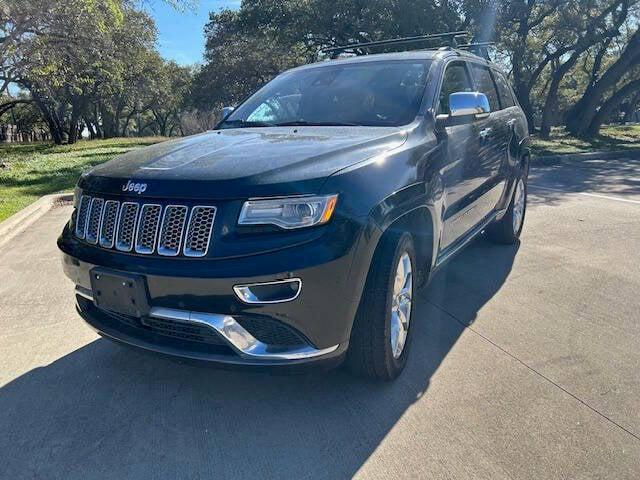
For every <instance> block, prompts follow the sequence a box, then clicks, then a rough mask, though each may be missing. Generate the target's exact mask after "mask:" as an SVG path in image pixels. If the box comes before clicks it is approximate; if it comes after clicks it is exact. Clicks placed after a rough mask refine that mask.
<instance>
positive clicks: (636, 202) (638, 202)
mask: <svg viewBox="0 0 640 480" xmlns="http://www.w3.org/2000/svg"><path fill="white" fill-rule="evenodd" d="M529 187H531V188H539V189H540V190H549V191H551V192H560V193H566V194H567V195H581V196H583V197H591V198H601V199H603V200H613V201H615V202H623V203H632V204H634V205H640V200H631V199H629V198H620V197H613V196H611V195H602V194H600V193H590V192H583V191H576V190H563V189H560V188H551V187H542V186H540V185H536V184H535V183H530V184H529Z"/></svg>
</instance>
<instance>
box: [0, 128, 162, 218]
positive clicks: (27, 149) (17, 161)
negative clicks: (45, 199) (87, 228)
mask: <svg viewBox="0 0 640 480" xmlns="http://www.w3.org/2000/svg"><path fill="white" fill-rule="evenodd" d="M162 140H164V138H162V137H144V138H114V139H109V140H82V141H80V142H78V143H76V144H74V145H60V146H57V145H52V144H49V143H32V144H18V143H15V144H0V221H2V220H4V219H6V218H7V217H9V216H11V215H13V214H14V213H16V212H17V211H18V210H20V209H22V208H24V207H26V206H27V205H29V204H30V203H32V202H34V201H36V200H37V199H38V198H40V197H41V196H42V195H47V194H49V193H57V192H65V191H70V190H72V189H73V187H74V185H75V183H76V181H77V180H78V177H79V176H80V174H81V173H82V172H85V171H87V170H89V169H90V168H91V167H93V166H95V165H98V164H100V163H103V162H106V161H107V160H110V159H112V158H113V157H115V156H116V155H119V154H121V153H125V152H128V151H129V150H133V149H135V148H140V147H143V146H146V145H151V144H153V143H157V142H161V141H162Z"/></svg>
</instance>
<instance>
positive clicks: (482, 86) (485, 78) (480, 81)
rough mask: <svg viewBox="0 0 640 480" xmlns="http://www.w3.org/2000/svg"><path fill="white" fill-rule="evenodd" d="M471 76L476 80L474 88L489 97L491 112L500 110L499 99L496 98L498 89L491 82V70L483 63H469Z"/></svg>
mask: <svg viewBox="0 0 640 480" xmlns="http://www.w3.org/2000/svg"><path fill="white" fill-rule="evenodd" d="M471 70H472V72H473V78H474V80H475V82H476V88H477V89H478V91H479V92H480V93H484V94H485V95H486V96H487V98H488V99H489V106H490V107H491V111H492V112H496V111H498V110H500V101H499V100H498V91H497V90H496V86H495V84H494V83H493V78H492V77H491V72H490V71H489V69H488V68H487V67H485V66H483V65H478V64H477V63H472V64H471Z"/></svg>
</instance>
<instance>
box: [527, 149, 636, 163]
mask: <svg viewBox="0 0 640 480" xmlns="http://www.w3.org/2000/svg"><path fill="white" fill-rule="evenodd" d="M625 158H626V159H633V160H640V150H620V151H617V152H587V153H567V154H565V155H546V156H541V157H540V156H537V155H534V156H533V161H534V162H536V163H539V164H542V165H553V164H557V163H560V162H566V161H569V162H571V161H579V160H611V159H625Z"/></svg>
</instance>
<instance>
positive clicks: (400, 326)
mask: <svg viewBox="0 0 640 480" xmlns="http://www.w3.org/2000/svg"><path fill="white" fill-rule="evenodd" d="M415 272H417V269H416V262H415V250H414V247H413V240H412V237H411V235H409V234H408V233H403V232H395V231H389V232H387V233H386V234H385V235H384V236H383V237H382V239H381V241H380V245H379V246H378V248H377V250H376V253H375V255H374V258H373V262H372V264H371V269H370V271H369V275H368V276H367V283H366V285H365V289H364V292H363V294H362V299H361V302H360V307H359V308H358V312H357V314H356V318H355V321H354V325H353V329H352V331H351V340H350V342H349V351H348V353H347V366H348V368H349V369H350V370H351V372H353V373H355V374H357V375H360V376H365V377H368V378H372V379H375V380H382V381H390V380H393V379H395V378H396V377H398V375H400V373H401V372H402V370H403V369H404V367H405V364H406V362H407V357H408V354H409V347H410V345H411V332H412V329H411V328H410V327H411V325H412V321H411V320H412V317H413V314H414V310H415V309H414V308H412V307H413V299H414V290H415V288H416V286H415V283H416V282H415V278H414V273H415Z"/></svg>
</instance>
